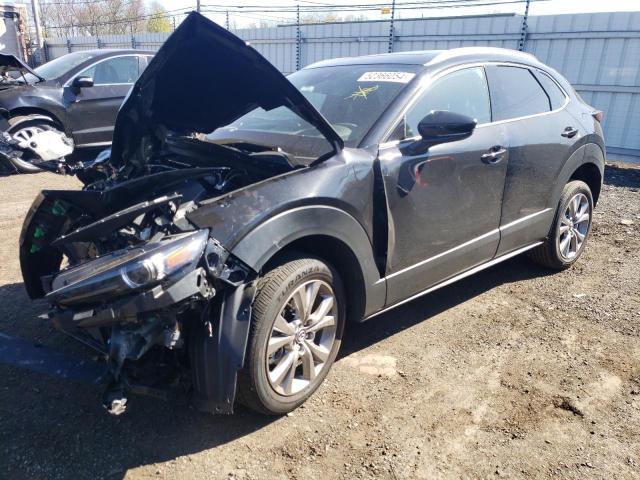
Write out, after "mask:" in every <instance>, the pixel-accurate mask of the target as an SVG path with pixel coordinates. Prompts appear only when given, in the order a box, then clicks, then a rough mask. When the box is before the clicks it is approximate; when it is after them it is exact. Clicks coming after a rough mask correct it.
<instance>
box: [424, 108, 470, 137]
mask: <svg viewBox="0 0 640 480" xmlns="http://www.w3.org/2000/svg"><path fill="white" fill-rule="evenodd" d="M476 123H477V122H476V121H475V120H474V119H473V118H471V117H467V116H466V115H461V114H460V113H455V112H448V111H443V110H436V111H432V112H431V113H429V115H427V116H426V117H424V118H423V119H422V120H420V123H418V133H420V136H421V137H422V139H423V140H425V141H426V142H429V143H430V144H431V145H437V144H440V143H447V142H455V141H456V140H462V139H464V138H467V137H468V136H470V135H471V134H472V133H473V130H474V129H475V128H476Z"/></svg>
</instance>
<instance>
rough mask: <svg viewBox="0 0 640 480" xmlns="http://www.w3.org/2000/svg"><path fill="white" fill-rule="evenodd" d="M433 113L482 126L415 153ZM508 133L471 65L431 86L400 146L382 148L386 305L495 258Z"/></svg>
mask: <svg viewBox="0 0 640 480" xmlns="http://www.w3.org/2000/svg"><path fill="white" fill-rule="evenodd" d="M432 110H448V111H452V112H456V113H461V114H464V115H467V116H470V117H472V118H475V119H476V120H477V122H478V126H477V127H476V129H475V131H474V132H473V134H472V135H471V136H470V137H468V138H466V139H464V140H461V141H456V142H451V143H446V144H441V145H436V146H433V147H431V148H429V149H428V150H427V151H424V152H421V153H417V154H416V153H411V152H410V151H411V148H408V147H410V146H411V145H412V144H414V143H415V141H416V138H419V137H417V133H418V130H417V125H418V122H419V121H420V120H421V119H422V118H424V117H425V116H426V115H427V114H428V113H429V112H430V111H432ZM503 129H504V127H503V126H502V125H499V124H498V125H493V124H491V110H490V102H489V91H488V88H487V83H486V79H485V74H484V70H483V68H482V67H469V68H464V69H459V70H456V71H453V72H451V73H448V74H446V75H444V76H442V77H440V78H439V79H436V80H434V81H433V82H432V83H431V84H430V85H428V86H427V87H426V89H425V90H424V91H423V92H422V93H421V94H419V95H418V97H417V99H416V100H415V102H414V103H413V104H412V105H411V106H410V107H409V108H408V110H407V111H406V113H405V114H404V115H403V117H402V119H401V120H400V123H399V124H398V127H397V128H396V129H395V130H394V134H393V135H392V138H391V140H393V139H394V138H395V139H397V140H398V141H397V142H386V143H385V144H382V145H381V146H380V152H379V162H380V167H381V171H382V176H383V180H384V186H385V191H386V194H387V195H386V197H387V202H388V205H387V207H388V215H389V239H388V253H387V285H388V293H387V304H388V305H392V304H394V303H397V302H399V301H401V300H403V299H405V298H408V297H410V296H411V295H413V294H416V293H418V292H420V291H422V290H425V289H427V288H428V287H430V286H432V285H434V284H436V283H439V282H441V281H443V280H445V279H447V278H449V277H452V276H454V275H456V274H458V273H461V272H463V271H464V270H467V269H469V268H472V267H474V266H476V265H478V264H480V263H483V262H485V261H487V260H490V259H491V258H492V257H493V255H494V253H495V251H496V248H497V247H498V243H499V230H498V226H499V222H500V209H501V202H502V192H503V188H504V181H505V174H506V171H507V164H508V150H507V145H506V137H505V135H504V131H503ZM492 152H493V153H492Z"/></svg>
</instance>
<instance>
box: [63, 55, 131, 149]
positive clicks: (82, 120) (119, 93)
mask: <svg viewBox="0 0 640 480" xmlns="http://www.w3.org/2000/svg"><path fill="white" fill-rule="evenodd" d="M140 61H141V58H140V56H139V55H121V56H117V57H113V58H109V59H106V60H100V61H98V62H97V63H95V64H94V65H92V66H91V67H88V68H86V69H85V70H83V71H82V72H80V73H79V74H78V75H77V76H88V77H91V78H93V82H94V85H93V86H92V87H85V88H81V89H76V88H75V87H72V86H68V87H65V98H67V99H68V101H69V106H68V107H67V114H68V118H69V121H70V124H71V129H72V133H73V139H74V141H75V143H76V145H79V146H80V145H95V144H108V143H110V142H111V138H112V136H113V126H114V124H115V121H116V115H117V113H118V109H119V108H120V105H121V104H122V101H123V100H124V97H125V96H126V95H127V93H128V92H129V90H130V89H131V86H132V85H133V83H134V82H135V81H136V80H137V79H138V76H139V75H140Z"/></svg>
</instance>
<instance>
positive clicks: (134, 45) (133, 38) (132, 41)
mask: <svg viewBox="0 0 640 480" xmlns="http://www.w3.org/2000/svg"><path fill="white" fill-rule="evenodd" d="M131 48H133V49H135V48H136V36H135V35H131Z"/></svg>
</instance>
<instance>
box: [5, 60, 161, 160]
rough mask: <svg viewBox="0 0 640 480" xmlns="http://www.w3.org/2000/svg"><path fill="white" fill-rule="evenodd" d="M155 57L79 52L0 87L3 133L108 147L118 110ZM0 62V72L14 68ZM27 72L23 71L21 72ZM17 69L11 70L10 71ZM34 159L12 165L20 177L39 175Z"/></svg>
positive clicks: (21, 74) (12, 78)
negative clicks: (52, 133)
mask: <svg viewBox="0 0 640 480" xmlns="http://www.w3.org/2000/svg"><path fill="white" fill-rule="evenodd" d="M153 54H154V52H147V51H142V50H111V49H101V50H83V51H78V52H73V53H69V54H67V55H64V56H62V57H58V58H56V59H54V60H51V61H50V62H48V63H45V64H44V65H41V66H40V67H38V68H36V69H35V70H33V71H32V70H30V69H28V67H26V66H24V65H23V66H22V67H21V68H20V67H19V66H18V68H17V69H16V70H14V71H16V72H17V73H16V74H14V75H13V76H6V77H4V78H3V79H2V80H3V81H0V114H1V115H2V117H3V120H4V127H3V128H4V130H5V131H7V132H8V133H9V134H10V135H11V136H12V137H13V138H14V139H16V140H18V141H22V140H28V139H29V138H31V137H32V136H33V135H34V134H36V133H38V132H41V131H43V130H48V129H57V130H59V131H62V132H65V133H66V134H67V135H68V136H69V137H71V138H72V139H73V142H74V143H75V147H76V148H85V147H103V146H109V144H110V143H111V138H112V135H113V126H114V124H115V121H116V114H117V113H118V109H119V108H120V105H121V104H122V101H123V100H124V97H125V96H126V95H127V93H128V92H129V90H130V89H131V86H132V85H133V83H134V82H135V81H136V80H137V79H138V77H139V76H140V73H142V71H143V70H144V69H145V68H146V66H147V63H148V62H149V60H150V59H151V58H152V56H153ZM15 61H16V59H15V57H10V56H2V57H0V69H1V68H2V67H4V68H7V67H8V66H9V65H8V64H9V63H15ZM25 67H26V68H25ZM14 68H16V67H14ZM37 160H38V159H37V158H35V157H33V156H32V157H29V156H24V157H23V158H22V159H21V160H13V161H12V162H13V163H14V165H13V166H14V167H15V168H16V169H17V170H19V171H21V172H34V171H39V169H38V167H37V164H36V162H37Z"/></svg>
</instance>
